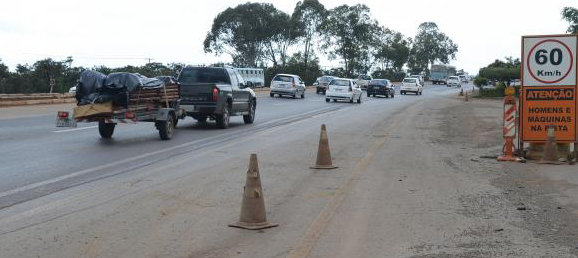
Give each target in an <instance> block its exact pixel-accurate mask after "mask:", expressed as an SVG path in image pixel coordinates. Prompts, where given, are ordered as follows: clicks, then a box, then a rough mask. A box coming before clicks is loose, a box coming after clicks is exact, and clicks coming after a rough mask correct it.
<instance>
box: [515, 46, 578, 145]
mask: <svg viewBox="0 0 578 258" xmlns="http://www.w3.org/2000/svg"><path fill="white" fill-rule="evenodd" d="M577 45H578V38H577V37H576V36H575V35H557V36H526V37H523V38H522V52H523V55H522V94H521V97H520V99H521V101H522V103H521V110H520V124H521V127H520V136H521V141H523V142H544V141H546V137H547V132H546V128H547V127H548V126H553V127H554V129H555V135H556V140H557V141H558V142H567V143H571V142H575V141H576V129H577V128H576V126H575V121H576V101H577V99H576V77H577V70H576V57H577V56H576V52H577V51H576V50H577Z"/></svg>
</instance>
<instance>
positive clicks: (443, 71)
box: [429, 64, 456, 84]
mask: <svg viewBox="0 0 578 258" xmlns="http://www.w3.org/2000/svg"><path fill="white" fill-rule="evenodd" d="M454 75H456V68H455V67H453V66H450V65H445V64H437V65H432V66H431V69H430V76H429V78H430V81H431V82H432V84H446V83H447V80H448V78H449V77H450V76H454Z"/></svg>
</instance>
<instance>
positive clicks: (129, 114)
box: [126, 111, 135, 119]
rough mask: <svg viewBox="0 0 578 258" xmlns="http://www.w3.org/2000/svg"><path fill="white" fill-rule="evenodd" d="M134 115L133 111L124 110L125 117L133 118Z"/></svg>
mask: <svg viewBox="0 0 578 258" xmlns="http://www.w3.org/2000/svg"><path fill="white" fill-rule="evenodd" d="M134 117H135V115H134V113H133V112H131V111H127V112H126V118H128V119H133V118H134Z"/></svg>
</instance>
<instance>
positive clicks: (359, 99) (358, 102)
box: [357, 94, 361, 104]
mask: <svg viewBox="0 0 578 258" xmlns="http://www.w3.org/2000/svg"><path fill="white" fill-rule="evenodd" d="M357 104H361V94H359V98H358V99H357Z"/></svg>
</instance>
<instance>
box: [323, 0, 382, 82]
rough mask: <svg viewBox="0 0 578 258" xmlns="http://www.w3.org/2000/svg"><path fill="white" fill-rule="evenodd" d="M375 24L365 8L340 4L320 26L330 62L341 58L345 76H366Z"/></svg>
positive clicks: (375, 31) (377, 28)
mask: <svg viewBox="0 0 578 258" xmlns="http://www.w3.org/2000/svg"><path fill="white" fill-rule="evenodd" d="M380 29H381V28H380V27H379V25H378V23H377V21H375V20H374V19H373V18H371V15H370V11H369V7H367V6H365V5H361V4H358V5H354V6H348V5H341V6H338V7H335V8H333V9H331V10H330V12H329V15H328V17H327V19H326V20H325V22H324V23H323V24H322V30H323V31H324V32H325V33H324V35H323V36H324V43H323V48H324V49H325V50H326V52H327V53H328V54H329V57H330V59H335V58H337V57H338V58H340V59H341V60H342V61H343V64H344V66H345V74H346V76H347V77H350V76H352V74H354V73H358V74H365V73H367V71H368V70H369V68H370V65H371V63H370V62H369V60H370V58H371V52H372V48H373V47H374V46H376V45H377V36H378V33H379V30H380Z"/></svg>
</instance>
